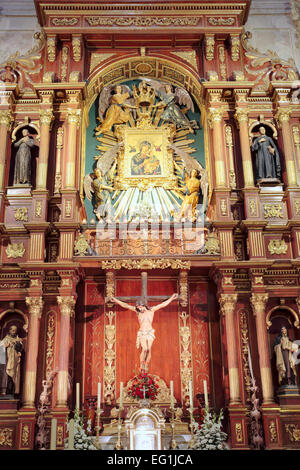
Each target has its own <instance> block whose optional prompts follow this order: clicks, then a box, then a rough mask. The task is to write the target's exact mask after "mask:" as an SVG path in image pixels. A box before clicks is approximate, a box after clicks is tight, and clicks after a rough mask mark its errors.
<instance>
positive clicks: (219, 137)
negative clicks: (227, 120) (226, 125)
mask: <svg viewBox="0 0 300 470" xmlns="http://www.w3.org/2000/svg"><path fill="white" fill-rule="evenodd" d="M217 98H218V97H217V96H213V98H212V99H211V104H212V106H211V107H210V108H209V113H208V123H209V126H210V128H211V129H212V131H213V151H214V161H215V175H216V186H215V188H216V189H219V188H223V189H224V188H227V186H228V185H227V178H226V167H225V154H224V145H223V141H224V139H223V129H222V120H223V112H224V110H223V106H222V104H221V103H216V104H214V101H216V99H217Z"/></svg>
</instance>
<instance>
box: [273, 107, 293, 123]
mask: <svg viewBox="0 0 300 470" xmlns="http://www.w3.org/2000/svg"><path fill="white" fill-rule="evenodd" d="M291 112H292V111H291V110H290V109H280V108H279V109H278V111H277V113H276V115H275V118H276V120H277V122H278V126H281V125H282V124H283V123H285V122H289V121H290V117H291Z"/></svg>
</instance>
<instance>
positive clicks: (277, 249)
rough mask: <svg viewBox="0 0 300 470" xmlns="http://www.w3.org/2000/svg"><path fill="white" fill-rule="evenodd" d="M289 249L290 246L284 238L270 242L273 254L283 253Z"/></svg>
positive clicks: (270, 250)
mask: <svg viewBox="0 0 300 470" xmlns="http://www.w3.org/2000/svg"><path fill="white" fill-rule="evenodd" d="M287 250H288V246H287V244H286V243H285V241H284V240H278V239H277V240H270V242H269V244H268V251H269V253H271V255H283V254H286V252H287Z"/></svg>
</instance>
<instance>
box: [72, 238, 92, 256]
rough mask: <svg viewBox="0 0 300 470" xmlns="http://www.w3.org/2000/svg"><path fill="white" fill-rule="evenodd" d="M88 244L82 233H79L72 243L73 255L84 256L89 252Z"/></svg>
mask: <svg viewBox="0 0 300 470" xmlns="http://www.w3.org/2000/svg"><path fill="white" fill-rule="evenodd" d="M89 248H90V246H89V244H88V241H87V238H86V236H85V235H84V233H80V234H79V237H78V238H77V240H76V241H75V245H74V255H75V256H85V255H86V254H88V252H89Z"/></svg>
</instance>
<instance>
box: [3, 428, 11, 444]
mask: <svg viewBox="0 0 300 470" xmlns="http://www.w3.org/2000/svg"><path fill="white" fill-rule="evenodd" d="M12 436H13V429H11V428H1V429H0V446H1V447H12V446H13V440H12Z"/></svg>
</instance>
